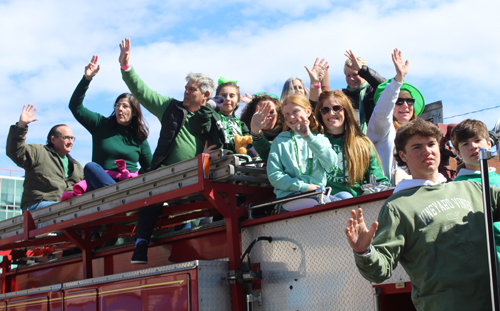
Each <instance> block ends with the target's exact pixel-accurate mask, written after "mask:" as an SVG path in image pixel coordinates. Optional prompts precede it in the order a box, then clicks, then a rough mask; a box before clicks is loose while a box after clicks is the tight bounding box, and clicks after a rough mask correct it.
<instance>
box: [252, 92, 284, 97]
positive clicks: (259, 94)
mask: <svg viewBox="0 0 500 311" xmlns="http://www.w3.org/2000/svg"><path fill="white" fill-rule="evenodd" d="M266 95H267V96H269V97H271V98H274V99H279V97H278V95H275V94H267V93H266V92H259V93H256V94H255V95H254V96H253V97H264V96H266Z"/></svg>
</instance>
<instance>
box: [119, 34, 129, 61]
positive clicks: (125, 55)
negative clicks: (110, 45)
mask: <svg viewBox="0 0 500 311" xmlns="http://www.w3.org/2000/svg"><path fill="white" fill-rule="evenodd" d="M129 60H130V39H129V38H125V39H124V40H122V43H121V44H120V57H119V58H118V61H119V62H120V65H121V66H127V65H128V62H129Z"/></svg>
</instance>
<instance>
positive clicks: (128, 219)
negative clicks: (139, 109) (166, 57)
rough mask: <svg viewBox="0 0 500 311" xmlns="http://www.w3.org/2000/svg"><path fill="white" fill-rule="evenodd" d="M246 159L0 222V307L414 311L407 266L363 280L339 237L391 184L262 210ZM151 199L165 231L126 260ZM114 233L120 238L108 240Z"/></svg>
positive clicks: (211, 161) (126, 185) (184, 168)
mask: <svg viewBox="0 0 500 311" xmlns="http://www.w3.org/2000/svg"><path fill="white" fill-rule="evenodd" d="M254 166H255V165H250V163H246V161H245V160H244V159H242V158H239V157H237V156H226V155H225V153H224V152H223V151H221V150H218V151H214V152H211V153H210V154H202V155H199V156H198V157H197V158H194V159H191V160H187V161H184V162H180V163H177V164H175V165H171V166H168V167H164V168H161V169H158V170H155V171H152V172H149V173H147V174H144V175H140V176H139V177H137V178H132V179H129V180H126V181H123V182H120V183H117V184H116V185H112V186H109V187H106V188H102V189H98V190H96V191H93V192H90V193H86V194H84V195H82V196H78V197H74V198H71V199H69V200H67V201H65V202H61V203H58V204H54V205H52V206H48V207H46V208H43V209H40V210H36V211H34V212H32V213H30V212H28V211H25V212H24V214H23V215H21V216H18V217H15V218H11V219H8V220H5V221H3V222H0V251H9V252H10V254H9V255H6V256H3V262H2V263H1V265H2V266H1V268H2V275H1V291H2V293H1V294H0V303H1V308H4V310H9V311H14V310H16V311H20V310H61V311H62V310H64V311H68V310H101V311H105V310H150V311H151V310H238V311H242V310H372V309H375V310H412V309H413V305H412V304H411V301H410V298H409V293H410V291H411V286H410V284H409V277H408V276H407V275H406V273H405V272H404V271H403V270H402V269H401V268H397V269H396V270H395V271H394V274H393V276H392V277H391V279H389V280H387V281H386V282H384V283H383V284H371V283H370V282H368V281H366V280H365V279H364V278H362V277H361V275H360V274H359V272H358V271H357V268H356V266H355V264H354V259H353V253H352V250H351V249H350V247H349V245H348V244H347V241H346V239H345V236H344V233H343V231H344V228H345V225H346V222H347V220H348V218H349V212H350V210H351V209H353V208H358V207H362V208H363V209H364V214H365V219H367V221H368V222H372V221H374V220H375V219H376V217H377V215H378V212H379V210H380V207H381V206H382V204H383V202H384V201H385V199H386V198H387V197H389V196H390V195H391V194H392V191H382V192H375V193H372V194H368V195H363V196H361V197H357V198H352V199H349V200H343V201H340V202H335V203H328V204H324V205H319V206H315V207H311V208H307V209H303V210H299V211H295V212H289V213H285V214H278V215H266V213H265V210H266V206H267V207H269V206H272V205H273V204H275V203H276V202H277V201H276V200H275V199H274V195H273V191H272V188H271V187H270V185H269V183H268V180H267V177H266V173H265V169H264V168H259V167H254ZM156 204H163V206H164V207H163V212H162V217H161V218H160V220H159V221H158V223H157V227H158V228H163V230H157V231H156V232H155V235H154V236H153V238H152V241H151V243H150V247H149V252H148V257H149V262H148V264H147V265H132V264H130V258H131V255H132V252H133V249H134V242H133V239H132V236H133V230H134V226H135V223H136V221H137V211H138V210H139V209H141V208H145V207H147V206H151V205H156ZM267 209H269V208H267ZM263 211H264V212H263ZM219 214H220V215H222V216H223V219H222V220H219V221H212V222H210V223H208V224H204V225H200V226H196V227H192V228H189V229H183V230H177V231H175V230H167V228H172V227H174V226H175V225H178V224H182V223H184V222H186V221H188V220H192V219H200V218H203V219H206V218H207V217H213V216H214V215H219ZM257 215H259V216H261V217H257ZM262 216H264V217H262ZM96 231H100V232H102V234H101V237H99V238H97V239H96V240H93V239H92V238H91V236H92V234H91V233H92V232H96ZM117 238H118V239H119V240H123V241H124V242H123V243H121V244H120V243H110V241H116V239H117ZM75 249H76V250H78V251H77V252H75ZM243 251H244V252H243ZM71 253H73V254H71ZM13 264H17V267H15V268H14V265H13Z"/></svg>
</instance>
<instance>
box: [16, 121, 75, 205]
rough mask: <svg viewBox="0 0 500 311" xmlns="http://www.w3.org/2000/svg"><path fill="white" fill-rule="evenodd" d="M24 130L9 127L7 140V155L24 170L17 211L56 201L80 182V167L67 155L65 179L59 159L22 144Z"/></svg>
mask: <svg viewBox="0 0 500 311" xmlns="http://www.w3.org/2000/svg"><path fill="white" fill-rule="evenodd" d="M27 133H28V127H24V128H21V127H19V126H17V125H12V126H11V127H10V131H9V136H8V137H7V147H6V151H7V156H9V158H11V159H12V161H14V163H16V164H17V166H19V167H22V168H23V169H25V176H24V184H23V185H24V190H23V197H22V199H21V208H22V209H23V210H24V208H25V207H26V206H29V205H32V204H35V203H39V202H41V201H53V202H58V201H60V200H61V196H62V194H63V192H64V191H73V185H74V184H76V183H77V182H79V181H81V180H82V179H83V168H82V166H81V165H80V163H78V162H77V161H75V160H74V159H73V158H71V156H70V155H69V154H68V156H67V157H68V177H66V176H65V170H64V166H63V163H62V161H61V158H60V157H59V155H58V154H57V153H56V152H55V151H54V150H53V149H51V148H49V147H47V146H44V145H35V144H30V145H26V144H25V140H26V134H27Z"/></svg>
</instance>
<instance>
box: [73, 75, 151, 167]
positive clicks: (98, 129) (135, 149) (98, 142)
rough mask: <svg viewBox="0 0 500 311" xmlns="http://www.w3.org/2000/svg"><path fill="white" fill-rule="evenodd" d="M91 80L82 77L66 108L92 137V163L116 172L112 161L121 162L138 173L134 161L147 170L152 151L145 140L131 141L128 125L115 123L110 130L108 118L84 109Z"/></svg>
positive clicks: (130, 131) (132, 139) (131, 135)
mask: <svg viewBox="0 0 500 311" xmlns="http://www.w3.org/2000/svg"><path fill="white" fill-rule="evenodd" d="M89 84H90V80H87V79H86V78H85V76H84V77H83V78H82V80H81V81H80V83H79V84H78V86H77V87H76V89H75V91H74V92H73V96H71V100H70V102H69V109H70V110H71V112H72V113H73V115H74V116H75V118H76V120H77V121H78V122H80V124H81V125H83V126H84V127H85V128H86V129H87V130H88V131H89V132H90V134H92V161H93V162H95V163H97V164H99V165H100V166H102V168H104V169H105V170H113V171H117V170H118V168H117V166H116V164H115V162H114V161H115V160H118V159H123V160H125V162H126V163H127V170H129V171H130V172H131V173H134V172H137V170H138V168H137V162H139V163H140V164H141V167H142V168H143V169H145V170H146V171H147V170H149V166H150V165H151V159H152V157H153V156H152V155H151V149H150V148H149V143H148V141H147V140H144V141H143V142H139V141H138V140H137V139H135V138H134V136H135V133H134V131H133V129H132V128H131V126H130V125H128V126H123V125H120V124H118V123H116V124H115V125H114V126H113V127H110V125H109V123H110V119H109V118H106V117H104V116H102V115H100V114H98V113H96V112H92V111H90V110H88V109H87V108H85V107H84V106H83V99H84V98H85V92H87V89H88V88H89Z"/></svg>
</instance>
